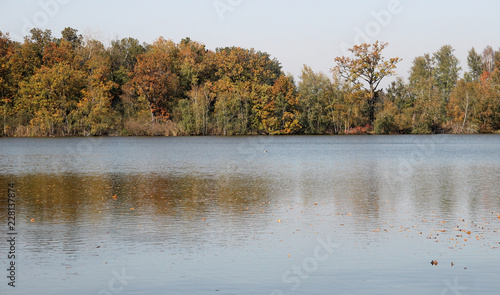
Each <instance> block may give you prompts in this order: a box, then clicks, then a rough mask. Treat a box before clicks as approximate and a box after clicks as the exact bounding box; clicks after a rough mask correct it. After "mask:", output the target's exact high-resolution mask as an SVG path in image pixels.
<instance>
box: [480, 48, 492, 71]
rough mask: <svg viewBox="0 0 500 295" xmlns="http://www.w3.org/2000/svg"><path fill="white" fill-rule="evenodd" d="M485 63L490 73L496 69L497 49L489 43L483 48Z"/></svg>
mask: <svg viewBox="0 0 500 295" xmlns="http://www.w3.org/2000/svg"><path fill="white" fill-rule="evenodd" d="M483 65H484V70H485V71H487V72H488V73H492V72H493V70H494V69H495V51H494V50H493V48H491V46H489V45H488V46H486V48H484V50H483Z"/></svg>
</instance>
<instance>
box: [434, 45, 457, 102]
mask: <svg viewBox="0 0 500 295" xmlns="http://www.w3.org/2000/svg"><path fill="white" fill-rule="evenodd" d="M454 51H455V49H453V47H451V46H450V45H444V46H442V47H441V48H440V49H439V50H438V51H437V52H436V53H434V59H435V63H436V65H435V68H434V77H435V78H436V83H437V86H438V87H439V89H440V90H441V92H442V95H443V99H444V100H445V101H448V99H449V97H450V93H451V91H452V90H453V87H455V85H456V84H457V82H458V73H459V72H460V70H461V68H460V66H459V64H460V62H459V60H458V58H457V57H456V56H455V55H454V54H453V52H454Z"/></svg>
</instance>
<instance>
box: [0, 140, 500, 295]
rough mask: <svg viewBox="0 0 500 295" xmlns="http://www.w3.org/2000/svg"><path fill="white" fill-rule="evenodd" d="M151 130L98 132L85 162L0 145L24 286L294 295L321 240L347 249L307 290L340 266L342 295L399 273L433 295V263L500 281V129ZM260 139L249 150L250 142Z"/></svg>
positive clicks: (57, 149) (53, 151)
mask: <svg viewBox="0 0 500 295" xmlns="http://www.w3.org/2000/svg"><path fill="white" fill-rule="evenodd" d="M481 138H482V137H481ZM144 140H145V142H142V141H141V140H139V139H104V140H102V141H100V143H99V145H96V146H95V147H94V150H93V152H92V153H89V154H88V155H85V161H83V162H81V163H80V164H79V165H76V164H75V163H74V162H72V159H75V158H76V156H75V154H72V152H71V151H68V150H67V149H66V147H67V146H75V145H76V144H77V143H75V142H73V141H71V140H69V141H64V140H63V141H60V140H57V141H56V143H57V144H55V145H54V144H50V141H45V140H42V144H40V145H39V146H36V147H35V146H32V147H31V148H28V147H26V146H27V145H25V144H26V142H25V140H22V142H23V143H22V144H20V143H19V142H17V141H12V142H10V141H9V142H7V144H5V142H3V141H0V144H2V150H1V151H0V163H2V168H0V172H1V173H0V186H2V187H6V185H7V183H8V182H10V181H14V182H15V183H16V187H17V188H18V194H19V196H20V198H19V203H18V208H19V209H18V214H19V215H18V216H19V235H20V237H22V239H21V240H20V242H19V243H20V244H19V245H20V246H19V247H20V249H22V257H23V258H22V259H23V260H22V261H23V262H22V263H23V270H24V276H25V278H26V277H29V278H32V279H31V280H30V281H28V280H26V279H25V280H24V281H23V286H24V289H22V292H21V293H18V294H28V293H30V292H31V291H33V290H37V288H36V286H37V285H40V284H44V282H46V281H51V282H52V281H54V282H58V287H55V289H54V290H55V291H56V293H58V292H59V293H61V292H63V293H64V292H66V291H67V290H74V284H76V285H77V286H79V288H80V290H85V291H81V292H73V293H68V292H66V293H65V294H97V293H98V292H99V290H101V289H102V288H103V286H106V284H107V281H106V280H108V278H109V276H110V273H111V272H112V270H113V269H121V268H122V267H124V268H126V269H127V271H128V272H129V273H131V275H132V276H134V277H135V278H136V279H137V280H138V281H140V282H141V283H136V284H134V285H133V286H132V285H131V286H130V289H128V290H127V291H126V292H124V293H126V294H139V293H141V294H157V293H158V292H160V293H165V290H168V291H170V293H169V292H167V293H169V294H187V293H190V294H210V293H214V292H215V289H221V292H226V294H230V293H231V292H232V293H235V294H254V292H250V291H248V290H246V289H243V288H242V287H241V286H252V285H259V286H261V287H260V289H258V290H260V291H261V292H260V291H259V292H257V293H259V294H261V293H262V294H270V293H271V291H272V290H274V289H279V290H284V291H286V294H288V293H290V294H293V292H288V291H289V290H290V286H289V285H288V284H287V283H286V282H284V281H283V279H282V275H283V273H284V272H286V271H287V270H289V269H291V267H292V266H293V265H295V264H298V265H300V264H301V263H303V261H304V260H305V259H306V258H307V257H310V256H311V255H312V254H311V253H313V250H314V249H315V247H317V240H318V238H319V237H322V238H324V239H325V238H326V237H332V238H333V239H334V240H335V241H336V242H338V243H339V244H341V245H342V247H341V248H339V249H336V250H335V253H332V256H331V258H330V259H329V260H328V261H327V262H326V263H324V264H321V265H318V270H317V271H315V272H314V273H313V274H311V276H310V279H308V280H304V281H303V285H302V286H303V287H301V290H299V291H300V292H311V293H315V294H322V293H324V292H327V291H329V290H333V289H331V288H328V284H327V282H329V281H330V279H329V278H332V277H334V278H337V280H338V284H336V287H335V290H339V291H340V293H346V292H348V290H356V292H358V291H359V292H361V291H362V290H370V288H371V287H372V286H373V285H374V284H375V283H374V282H380V281H383V280H386V281H387V280H388V279H387V278H389V277H397V278H398V282H392V283H393V284H395V285H396V286H399V290H400V289H403V288H404V286H408V285H412V284H414V285H419V282H421V281H422V280H427V281H432V282H433V283H432V284H429V286H431V287H426V288H427V289H425V288H424V289H425V290H426V292H427V291H429V292H431V291H432V292H434V293H436V294H437V293H439V292H441V291H442V289H443V288H444V287H443V284H442V281H443V280H441V281H440V282H437V281H435V280H436V277H434V275H435V274H433V273H430V272H429V271H428V269H427V267H429V266H428V262H429V261H430V259H439V260H441V261H447V263H448V264H449V262H450V261H454V262H455V263H457V265H460V266H461V267H462V269H463V267H465V266H467V267H475V271H476V272H477V273H480V274H481V277H482V278H483V279H482V280H485V281H486V282H482V283H483V285H484V284H486V285H488V286H489V288H486V289H488V290H493V289H494V287H495V284H494V283H492V282H493V281H492V278H493V277H494V276H495V275H497V274H498V273H495V270H494V269H495V268H494V267H495V265H496V263H500V261H499V258H498V255H497V254H498V247H499V246H500V245H499V244H498V238H499V237H500V229H499V228H500V225H499V221H500V219H499V217H500V215H497V214H500V198H499V195H500V184H499V182H498V179H500V157H499V155H498V153H495V151H498V148H499V147H500V141H499V140H498V137H487V138H486V139H485V140H484V144H483V145H478V144H475V143H474V142H470V140H469V142H465V143H464V141H463V140H462V139H461V138H458V139H454V138H451V139H448V140H447V141H446V142H443V141H438V142H436V141H435V140H434V141H433V140H428V139H427V138H426V139H425V141H422V142H423V144H420V145H418V144H416V143H415V138H414V137H348V138H344V137H335V138H332V137H292V138H288V137H285V138H282V137H280V138H265V139H263V138H253V139H252V138H251V139H250V141H249V139H248V138H239V139H238V138H231V139H219V138H201V139H200V138H194V139H192V138H189V139H175V140H171V139H144ZM252 140H254V141H255V142H254V143H252V144H250V145H249V146H250V147H251V149H250V152H248V150H247V152H244V153H243V152H242V148H241V142H244V143H245V144H247V143H248V142H251V141H252ZM32 142H37V140H35V139H30V140H28V143H32ZM62 142H65V144H63V146H62V147H61V146H60V145H59V144H60V143H62ZM21 146H23V147H24V148H23V149H22V150H21V148H20V147H21ZM28 146H30V145H28ZM4 147H7V148H5V149H4ZM70 150H71V149H70ZM73 150H76V148H73ZM262 150H267V151H268V152H267V153H263V152H262ZM259 152H261V153H260V154H259ZM416 155H417V156H416ZM422 155H424V156H425V157H422ZM249 159H251V160H249ZM54 163H56V164H54ZM408 163H409V165H408ZM44 167H49V168H48V169H45V168H44ZM1 202H2V203H1V204H2V206H1V209H0V214H1V215H2V216H5V215H6V206H4V205H5V200H4V199H3V200H2V201H1ZM32 220H33V222H32ZM469 232H470V233H469ZM5 247H6V245H5V243H0V251H2V253H3V252H5V250H6V248H5ZM408 265H411V269H408V267H407V266H408ZM440 265H444V262H443V263H441V262H440ZM455 269H456V268H455ZM434 270H436V271H438V275H444V274H445V272H447V271H449V269H444V268H434ZM402 273H407V274H408V275H402ZM98 277H99V278H100V279H96V278H98ZM358 277H363V278H364V280H363V282H361V283H359V282H358V283H356V284H358V285H356V284H354V282H357V278H358ZM437 277H439V276H437ZM82 280H83V281H86V280H87V281H88V280H94V283H93V284H90V285H86V286H83V285H82V283H81V281H82ZM479 281H481V280H479ZM79 282H80V283H79ZM193 282H197V287H195V286H193V285H192V284H193ZM167 286H168V288H167ZM221 286H222V287H221ZM342 286H344V287H342ZM0 290H3V289H0ZM54 290H51V292H52V293H54ZM63 290H65V291H63ZM139 290H140V291H139ZM160 290H161V291H160ZM391 290H392V291H394V292H392V291H391ZM395 290H398V288H395V289H385V290H384V292H382V293H385V294H396V293H397V292H395ZM23 292H24V293H23ZM432 292H431V293H432ZM410 293H411V292H410ZM16 294H17V293H16ZM47 294H49V293H47ZM398 294H399V293H398Z"/></svg>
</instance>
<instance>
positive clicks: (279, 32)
mask: <svg viewBox="0 0 500 295" xmlns="http://www.w3.org/2000/svg"><path fill="white" fill-rule="evenodd" d="M499 11H500V1H497V0H479V1H470V0H454V1H450V0H441V1H436V0H432V1H431V0H420V1H418V0H380V1H379V0H351V1H345V0H343V1H338V0H309V1H303V0H267V1H264V0H184V1H170V0H163V1H161V0H142V1H131V0H0V31H2V32H4V33H5V32H9V33H10V36H11V37H12V39H14V40H17V41H21V40H22V37H23V36H26V35H28V34H29V30H30V29H31V28H32V27H38V28H41V29H50V30H51V31H52V34H53V36H55V37H60V32H61V31H62V30H63V29H64V28H65V27H72V28H74V29H77V30H78V32H79V33H80V34H82V35H84V36H88V37H92V38H97V39H99V40H101V41H102V42H103V43H104V44H105V45H109V43H110V41H111V40H115V39H121V38H125V37H134V38H137V39H139V40H140V41H141V42H147V43H153V42H154V41H155V40H156V39H158V38H159V37H160V36H162V37H164V38H166V39H172V40H173V41H175V42H179V41H180V40H182V39H183V38H185V37H190V38H191V39H192V40H195V41H198V42H201V43H203V44H205V45H206V46H207V48H209V49H212V50H214V49H215V48H217V47H225V46H239V47H244V48H255V49H256V50H260V51H265V52H267V53H269V54H271V56H273V57H275V58H277V59H278V60H279V61H280V62H281V64H282V66H283V70H284V72H285V73H290V74H292V75H294V76H295V77H296V78H298V77H299V76H300V72H301V69H302V67H303V65H304V64H305V65H308V66H310V67H311V68H312V69H313V70H314V71H316V72H324V73H325V74H327V75H331V72H330V69H331V68H332V67H334V65H335V62H334V59H335V57H338V56H343V55H346V54H348V51H347V48H350V47H352V46H353V45H355V44H359V43H363V42H366V43H373V42H375V41H377V40H379V41H382V42H388V43H389V45H388V46H387V48H386V49H385V50H384V52H383V55H384V56H385V57H387V58H389V57H396V56H397V57H400V58H402V59H403V61H402V62H400V63H399V64H398V68H397V70H396V73H397V75H398V76H400V77H403V78H407V77H408V71H409V70H410V68H411V65H412V61H413V59H414V58H415V57H417V56H421V55H423V54H425V53H431V54H432V53H434V52H436V51H437V50H439V48H440V47H441V46H443V45H446V44H449V45H451V46H452V47H453V48H454V49H455V55H456V56H457V57H458V58H459V60H460V61H461V66H462V69H463V70H467V54H468V51H469V50H470V49H471V48H472V47H475V49H476V51H478V52H482V50H483V49H484V48H485V47H486V46H487V45H490V46H492V47H493V48H494V49H499V48H500V38H498V36H500V23H499V21H498V12H499Z"/></svg>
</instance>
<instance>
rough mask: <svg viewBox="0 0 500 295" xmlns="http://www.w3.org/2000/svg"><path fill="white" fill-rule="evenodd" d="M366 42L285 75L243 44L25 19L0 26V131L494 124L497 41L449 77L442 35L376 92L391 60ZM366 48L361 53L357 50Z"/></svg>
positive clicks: (277, 130) (498, 96)
mask: <svg viewBox="0 0 500 295" xmlns="http://www.w3.org/2000/svg"><path fill="white" fill-rule="evenodd" d="M375 45H376V44H375ZM375 45H374V46H373V47H371V46H370V45H366V46H364V47H355V48H354V49H353V52H354V53H355V54H356V50H357V49H359V50H361V49H363V50H365V51H364V52H362V53H364V54H365V55H363V54H361V55H359V56H358V55H356V56H358V57H360V59H359V60H360V61H361V62H360V63H358V64H357V65H361V67H360V68H356V67H354V66H352V65H353V64H354V63H353V64H341V63H340V60H339V61H337V66H335V67H334V71H333V73H334V74H333V78H329V77H328V76H326V75H325V74H322V73H315V72H313V71H312V70H311V69H310V68H308V67H306V66H305V67H304V69H303V71H302V75H301V77H300V81H299V83H298V84H296V83H295V81H294V80H293V78H292V77H291V76H289V75H285V74H284V73H283V71H282V68H281V65H280V63H279V61H278V60H276V59H274V58H272V57H271V56H270V55H269V54H268V53H265V52H260V51H256V50H254V49H242V48H237V47H226V48H218V49H216V50H215V51H212V50H208V49H207V48H206V47H205V46H204V45H203V44H201V43H198V42H195V41H192V40H190V39H189V38H186V39H183V40H182V41H181V42H179V43H178V44H176V43H174V42H172V41H170V40H165V39H163V38H160V39H158V40H157V41H156V42H154V43H153V44H141V43H140V42H139V41H138V40H137V39H134V38H125V39H121V40H115V41H112V42H111V44H110V45H109V46H107V47H106V46H104V45H103V44H102V43H101V42H99V41H97V40H92V39H88V40H87V39H84V38H83V37H82V36H81V35H79V34H78V32H77V30H75V29H72V28H66V29H64V30H63V31H62V33H61V38H55V37H53V36H52V33H51V31H50V30H45V31H42V30H40V29H33V30H31V34H30V36H26V37H25V39H24V42H22V43H20V42H15V41H12V40H11V39H10V38H9V36H8V34H3V33H1V32H0V100H1V102H0V103H1V105H0V108H1V109H0V115H1V116H2V119H1V123H0V126H1V135H2V136H98V135H247V134H345V133H366V132H375V133H438V132H455V133H477V132H493V131H495V130H498V129H500V117H499V116H500V109H499V108H500V52H495V51H493V50H492V49H491V48H487V49H486V50H485V51H484V53H483V54H482V55H479V54H477V53H476V52H475V51H474V50H471V52H470V54H469V60H468V65H469V67H470V71H468V72H467V73H466V74H465V75H464V77H463V78H460V77H459V72H460V68H459V65H458V60H457V59H456V57H454V56H453V49H452V48H451V47H449V46H444V47H443V48H441V49H440V50H439V51H438V52H436V53H435V54H433V55H432V56H431V55H425V56H422V57H417V58H416V59H415V61H414V65H413V68H412V70H411V73H410V79H409V81H408V82H404V81H403V80H401V79H398V80H397V81H396V82H393V83H392V84H391V86H390V87H389V88H388V89H387V90H385V91H382V90H378V89H377V87H376V86H378V83H379V82H380V80H381V79H382V78H383V77H385V76H388V75H390V74H391V73H392V72H391V70H392V69H393V67H395V63H396V62H397V61H398V60H397V59H394V60H393V59H391V61H393V63H392V64H391V67H392V68H383V67H382V68H381V67H380V66H381V65H383V64H384V63H383V58H382V57H381V55H380V51H381V50H382V49H383V48H384V47H385V45H384V46H379V47H377V46H375ZM360 48H361V49H360ZM370 50H372V51H370ZM377 50H378V51H377ZM367 54H368V55H367ZM370 54H371V55H370ZM366 56H369V57H370V58H369V59H367V60H363V58H365V57H366ZM374 56H376V57H377V58H373V57H374ZM344 61H345V60H344ZM363 62H366V65H365V66H366V67H363ZM346 65H347V66H350V65H351V66H352V68H351V69H350V70H351V75H343V74H345V70H346V68H345V67H344V68H342V67H341V66H346ZM370 67H372V69H374V70H375V73H380V75H378V76H376V77H377V78H380V80H378V81H377V82H378V83H377V85H371V86H375V87H367V86H366V83H365V85H364V84H363V83H362V81H359V78H360V77H363V72H362V71H364V70H366V69H368V72H369V69H370ZM363 69H364V70H363ZM377 69H378V70H379V71H378V72H377ZM381 69H382V70H381ZM343 70H344V71H343ZM356 71H360V72H359V74H358V75H356V74H355V73H356ZM353 73H354V74H353Z"/></svg>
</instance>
